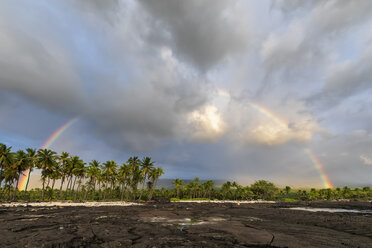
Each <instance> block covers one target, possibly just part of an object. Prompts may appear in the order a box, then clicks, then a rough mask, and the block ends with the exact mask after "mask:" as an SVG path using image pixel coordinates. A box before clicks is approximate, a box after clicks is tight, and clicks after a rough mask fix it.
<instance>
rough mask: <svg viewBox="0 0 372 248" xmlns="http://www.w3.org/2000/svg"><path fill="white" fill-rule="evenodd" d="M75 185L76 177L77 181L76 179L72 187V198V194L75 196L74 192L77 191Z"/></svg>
mask: <svg viewBox="0 0 372 248" xmlns="http://www.w3.org/2000/svg"><path fill="white" fill-rule="evenodd" d="M75 183H76V177H75V179H74V184H73V186H72V192H71V196H72V194H74V191H75Z"/></svg>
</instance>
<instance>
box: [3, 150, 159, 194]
mask: <svg viewBox="0 0 372 248" xmlns="http://www.w3.org/2000/svg"><path fill="white" fill-rule="evenodd" d="M11 149H12V147H7V146H6V145H5V144H2V143H0V199H3V200H13V201H14V200H16V199H17V194H18V195H19V196H20V198H22V199H24V197H25V196H26V195H27V189H28V184H29V179H30V177H31V176H32V172H33V171H34V169H39V170H40V171H41V183H42V189H41V197H40V200H42V201H44V200H56V199H58V200H66V199H69V200H71V199H72V200H88V199H91V200H106V199H113V198H117V197H118V196H117V193H119V197H120V200H124V199H125V200H127V201H128V200H139V199H143V197H144V195H143V191H144V189H145V187H146V192H147V195H146V196H147V199H148V200H151V198H152V195H153V191H154V188H155V186H156V183H157V181H158V179H159V177H160V176H161V175H162V174H164V171H163V169H162V168H161V167H155V166H154V164H155V162H154V161H152V160H151V158H150V157H144V158H143V159H139V158H138V157H137V156H134V157H130V158H129V159H128V161H127V162H125V163H123V164H121V165H118V164H117V163H116V162H115V161H113V160H110V161H106V162H105V163H100V162H98V161H97V160H93V161H91V162H90V163H89V164H86V163H84V161H83V160H82V159H80V158H79V157H78V156H71V155H70V154H69V153H67V152H62V153H61V154H60V155H59V154H57V153H56V152H55V151H52V150H50V149H39V150H37V151H36V150H35V149H32V148H27V149H26V151H23V150H18V151H17V152H12V151H11ZM27 171H28V173H29V176H28V179H27V182H26V186H25V190H24V191H23V192H22V191H19V190H18V185H19V180H20V178H21V176H22V175H26V172H27ZM57 180H59V181H60V187H59V190H58V189H55V188H54V187H55V183H56V181H57ZM63 186H65V188H64V189H63ZM139 186H140V187H142V190H140V192H139V194H138V187H139ZM34 191H36V192H38V191H40V190H38V189H37V190H34ZM34 191H33V192H31V193H35V192H34ZM56 191H57V192H56ZM28 196H29V198H30V195H28Z"/></svg>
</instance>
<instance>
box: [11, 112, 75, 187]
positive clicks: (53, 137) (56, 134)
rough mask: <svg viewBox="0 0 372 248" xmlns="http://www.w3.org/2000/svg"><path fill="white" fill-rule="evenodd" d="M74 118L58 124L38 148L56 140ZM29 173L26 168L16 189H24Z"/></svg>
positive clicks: (45, 146)
mask: <svg viewBox="0 0 372 248" xmlns="http://www.w3.org/2000/svg"><path fill="white" fill-rule="evenodd" d="M76 120H77V118H76V117H75V118H72V119H71V120H68V121H67V122H66V123H64V124H63V125H62V126H60V127H59V128H58V129H57V130H55V131H54V132H53V134H52V135H50V136H49V137H48V139H47V140H46V141H45V142H44V143H43V145H42V146H41V147H40V149H47V148H49V147H50V146H51V145H52V144H53V143H54V141H56V140H57V139H58V137H59V136H61V135H62V133H63V132H64V131H66V129H67V128H69V127H70V126H71V125H72V124H74V122H76ZM29 175H30V170H26V171H25V172H24V174H23V175H22V176H21V178H20V179H19V183H18V190H25V188H26V184H27V180H28V177H29Z"/></svg>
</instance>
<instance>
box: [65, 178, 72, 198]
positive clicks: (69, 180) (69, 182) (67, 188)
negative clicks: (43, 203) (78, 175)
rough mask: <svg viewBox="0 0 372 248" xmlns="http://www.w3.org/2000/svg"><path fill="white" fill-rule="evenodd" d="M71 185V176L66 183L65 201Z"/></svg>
mask: <svg viewBox="0 0 372 248" xmlns="http://www.w3.org/2000/svg"><path fill="white" fill-rule="evenodd" d="M71 184H72V175H71V176H70V177H69V179H68V182H67V187H66V192H65V200H66V199H67V193H68V190H69V187H71V186H70V185H71Z"/></svg>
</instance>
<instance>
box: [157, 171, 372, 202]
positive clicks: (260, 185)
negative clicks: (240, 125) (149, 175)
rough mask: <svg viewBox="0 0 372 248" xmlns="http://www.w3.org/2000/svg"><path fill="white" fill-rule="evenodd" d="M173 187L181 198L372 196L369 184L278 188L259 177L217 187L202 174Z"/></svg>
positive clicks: (326, 198) (174, 191)
mask: <svg viewBox="0 0 372 248" xmlns="http://www.w3.org/2000/svg"><path fill="white" fill-rule="evenodd" d="M173 185H174V188H173V189H172V190H170V191H169V192H163V194H165V195H166V194H167V193H168V197H175V198H178V199H181V198H184V199H185V198H187V199H193V198H208V199H219V200H253V199H265V200H306V201H311V200H338V199H353V200H372V189H371V188H370V187H363V188H353V189H352V188H349V187H346V186H345V187H343V188H335V189H329V188H327V189H315V188H312V189H310V190H303V189H302V190H299V189H297V190H294V189H292V188H291V187H290V186H285V188H282V189H280V188H278V187H276V186H275V185H274V184H273V183H271V182H268V181H265V180H259V181H256V182H254V183H253V184H251V185H249V186H243V185H240V184H238V183H237V182H235V181H234V182H230V181H227V182H225V183H223V184H222V185H220V186H218V187H215V186H214V183H213V181H210V180H207V181H204V182H203V183H202V182H201V181H200V180H199V178H197V177H196V178H195V179H194V180H192V181H190V182H189V183H187V184H185V182H184V181H183V180H181V179H176V180H174V181H173Z"/></svg>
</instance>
